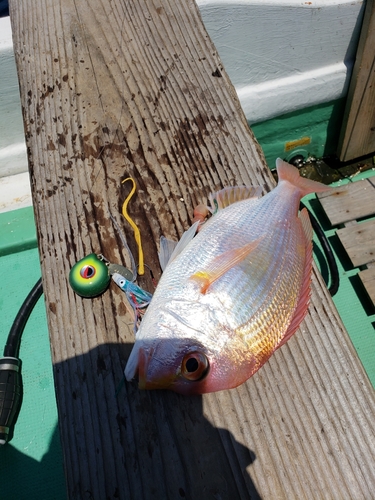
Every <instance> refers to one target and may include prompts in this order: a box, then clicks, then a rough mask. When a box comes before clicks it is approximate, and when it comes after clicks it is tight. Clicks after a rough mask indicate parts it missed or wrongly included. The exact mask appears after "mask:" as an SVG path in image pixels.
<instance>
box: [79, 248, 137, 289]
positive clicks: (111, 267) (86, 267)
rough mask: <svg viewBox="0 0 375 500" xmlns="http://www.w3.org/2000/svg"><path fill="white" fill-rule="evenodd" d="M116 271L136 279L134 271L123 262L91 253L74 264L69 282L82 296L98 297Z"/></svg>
mask: <svg viewBox="0 0 375 500" xmlns="http://www.w3.org/2000/svg"><path fill="white" fill-rule="evenodd" d="M114 273H121V274H122V275H123V276H124V277H125V278H126V279H128V280H133V279H134V278H133V273H132V272H131V271H129V269H127V268H126V267H124V266H122V265H121V264H112V263H111V262H109V261H108V260H107V259H106V258H105V257H104V256H103V255H101V254H99V255H96V254H95V253H90V254H89V255H86V257H84V258H83V259H81V260H79V261H78V262H77V263H76V264H74V266H73V267H72V269H71V270H70V273H69V284H70V286H71V287H72V289H73V290H74V291H75V292H76V293H77V294H78V295H80V296H81V297H85V298H91V297H96V296H97V295H100V294H101V293H103V292H104V291H105V290H106V289H107V287H108V285H109V282H110V281H111V275H113V274H114Z"/></svg>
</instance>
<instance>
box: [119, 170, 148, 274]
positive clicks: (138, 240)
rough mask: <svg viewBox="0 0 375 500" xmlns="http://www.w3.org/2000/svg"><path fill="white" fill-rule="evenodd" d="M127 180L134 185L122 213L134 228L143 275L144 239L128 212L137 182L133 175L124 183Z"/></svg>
mask: <svg viewBox="0 0 375 500" xmlns="http://www.w3.org/2000/svg"><path fill="white" fill-rule="evenodd" d="M127 181H132V183H133V187H132V189H131V191H130V193H129V195H128V197H127V198H126V199H125V201H124V203H123V205H122V215H123V216H124V217H125V219H126V220H127V221H128V222H129V224H130V225H131V227H132V228H133V231H134V239H135V241H136V243H137V245H138V258H139V265H138V274H140V275H141V276H142V275H143V274H144V273H145V267H144V260H143V248H142V239H141V233H140V231H139V229H138V226H137V224H136V223H135V222H134V221H133V219H132V218H131V217H130V215H129V214H128V210H127V209H128V203H129V201H130V199H131V197H132V196H133V195H134V193H135V190H136V184H135V181H134V179H133V178H132V177H128V178H127V179H124V180H123V181H122V184H124V182H127Z"/></svg>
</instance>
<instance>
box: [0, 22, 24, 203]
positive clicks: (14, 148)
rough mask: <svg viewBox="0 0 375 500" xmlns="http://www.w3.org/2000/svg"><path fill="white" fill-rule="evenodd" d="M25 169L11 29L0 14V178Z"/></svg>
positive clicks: (22, 132)
mask: <svg viewBox="0 0 375 500" xmlns="http://www.w3.org/2000/svg"><path fill="white" fill-rule="evenodd" d="M25 171H27V157H26V146H25V139H24V131H23V123H22V112H21V102H20V96H19V88H18V78H17V70H16V64H15V60H14V53H13V43H12V31H11V27H10V21H9V17H2V18H0V177H5V176H8V175H12V174H18V173H20V172H25ZM0 203H1V198H0Z"/></svg>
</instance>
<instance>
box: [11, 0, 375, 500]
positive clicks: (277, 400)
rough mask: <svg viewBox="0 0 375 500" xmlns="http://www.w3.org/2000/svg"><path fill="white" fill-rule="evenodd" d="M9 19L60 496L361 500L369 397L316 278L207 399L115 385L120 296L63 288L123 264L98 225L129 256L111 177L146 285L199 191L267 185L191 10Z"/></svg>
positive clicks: (51, 6)
mask: <svg viewBox="0 0 375 500" xmlns="http://www.w3.org/2000/svg"><path fill="white" fill-rule="evenodd" d="M11 22H12V27H13V36H14V48H15V54H16V60H17V65H18V74H19V82H20V90H21V99H22V104H23V115H24V124H25V134H26V141H27V148H28V158H29V165H30V176H31V181H32V191H33V201H34V207H35V214H36V220H37V227H38V236H39V250H40V257H41V264H42V273H43V285H44V290H45V301H46V305H47V314H48V324H49V331H50V339H51V349H52V353H53V364H54V377H55V385H56V397H57V401H58V411H59V428H60V435H61V440H62V445H63V451H64V458H65V472H66V478H67V489H68V494H69V497H70V498H71V499H79V500H81V499H82V498H86V497H91V498H98V499H104V498H137V499H141V498H144V499H149V498H156V499H159V498H173V499H175V498H188V499H194V498H223V499H224V498H241V499H242V498H243V499H245V498H253V499H254V498H263V499H267V498H269V499H274V498H278V499H283V498H287V499H293V498H296V499H300V498H327V497H329V498H371V497H372V496H373V492H374V490H375V471H374V467H373V463H374V458H375V451H374V450H375V437H374V419H373V414H374V410H375V399H374V390H373V388H372V387H371V385H370V383H369V380H368V378H367V376H366V374H365V373H364V371H363V368H362V366H361V364H360V362H359V360H358V358H357V356H356V353H355V351H354V349H353V346H352V344H351V342H350V340H349V338H348V336H347V333H346V332H345V329H344V327H343V325H342V323H341V320H340V318H339V316H338V314H337V311H336V309H335V307H334V305H333V303H332V301H331V298H330V296H329V294H328V292H327V290H326V287H325V285H324V283H323V282H322V280H321V277H320V276H319V275H318V273H317V272H316V271H314V279H313V284H312V298H311V306H310V310H309V314H308V316H307V317H306V319H305V321H304V322H303V323H302V325H301V328H300V330H299V332H298V333H297V334H296V335H295V336H294V338H293V339H291V341H289V342H288V343H287V344H286V345H285V346H283V347H282V348H281V349H280V350H278V351H277V353H276V354H275V355H274V356H273V358H272V359H271V360H270V361H269V362H268V363H267V364H266V365H265V366H264V367H263V368H262V370H260V371H259V372H258V373H257V374H256V375H255V376H254V377H253V378H252V379H250V380H249V381H248V382H247V383H246V384H243V385H242V386H241V387H239V388H238V389H235V390H232V391H223V392H220V393H217V394H209V395H205V396H203V397H183V396H180V395H177V394H173V393H169V392H164V391H160V392H158V391H155V392H142V391H139V390H138V389H137V388H136V387H134V386H133V385H132V384H128V383H123V369H124V366H125V362H126V359H127V357H128V355H129V351H130V349H131V346H132V343H133V341H134V338H133V332H132V324H131V323H132V321H131V318H130V316H129V314H128V313H127V311H126V308H124V297H123V294H122V292H121V291H120V290H119V289H118V288H116V287H115V286H110V288H109V290H108V291H107V292H106V293H104V294H103V295H102V296H100V297H97V298H94V299H90V300H88V299H82V298H80V297H78V296H77V295H75V294H74V293H73V291H72V290H71V288H70V287H69V285H68V279H67V278H68V274H69V270H70V268H71V266H72V265H73V264H74V263H75V262H76V261H77V260H79V259H81V258H82V257H83V256H84V255H87V254H88V253H91V252H96V253H103V254H104V255H105V256H106V257H107V258H108V259H109V260H112V261H114V262H118V263H120V262H121V263H124V264H125V265H129V258H128V256H127V253H126V251H125V250H124V248H123V246H122V243H121V241H120V237H119V234H118V232H117V231H116V229H115V228H114V226H113V224H112V222H111V219H110V217H109V215H110V214H112V215H113V216H114V217H115V218H116V220H117V221H118V222H119V224H120V226H121V229H122V231H124V233H125V234H126V237H127V240H128V242H129V244H130V246H131V248H132V250H135V246H134V242H133V240H132V231H131V229H130V228H129V227H128V226H127V225H126V223H125V221H124V220H123V219H122V218H121V215H120V207H121V203H122V201H123V199H124V196H125V195H126V189H127V188H126V186H121V180H123V179H124V178H125V176H129V175H131V176H133V177H134V178H135V179H136V182H137V186H138V190H137V196H136V197H135V199H134V200H132V202H131V206H129V210H131V215H132V217H134V219H135V221H136V223H137V224H138V225H139V227H140V229H141V232H142V235H143V238H144V247H145V255H146V263H147V264H148V265H150V267H151V268H152V270H153V271H154V273H155V275H158V273H160V269H159V267H158V264H157V254H156V252H157V247H158V242H159V238H160V236H161V235H162V234H164V235H166V236H169V237H174V238H177V237H178V236H180V235H181V234H182V232H183V231H184V230H185V229H186V228H187V227H188V226H189V224H190V221H191V218H192V209H193V207H194V205H195V204H196V203H199V202H201V201H204V200H205V199H206V197H207V195H208V193H209V192H210V191H211V190H214V189H217V188H218V187H221V186H223V185H233V184H260V185H262V186H263V187H264V191H269V190H270V189H271V187H272V186H273V185H274V184H273V179H272V176H271V175H270V173H269V170H268V169H267V167H266V165H265V161H264V157H263V155H262V153H261V151H260V148H259V145H258V144H257V142H256V141H255V139H254V137H253V135H252V133H251V131H250V130H249V129H248V127H247V123H246V120H245V117H244V115H243V113H242V110H241V108H240V104H239V101H238V99H237V96H236V94H235V91H234V89H233V86H232V85H231V82H230V81H229V79H228V76H227V74H226V72H225V69H224V68H223V66H222V64H221V61H220V58H219V57H218V55H217V52H216V49H215V47H214V46H213V44H212V43H211V41H210V39H209V37H208V35H207V32H206V31H205V29H204V26H203V24H202V21H201V19H200V15H199V11H198V9H197V6H196V4H195V3H194V2H193V1H192V0H184V1H180V0H158V1H157V2H156V1H154V0H139V1H137V2H122V1H120V0H112V1H111V2H102V1H100V0H90V2H89V1H86V0H78V1H77V0H76V1H74V2H73V1H72V0H65V1H64V2H63V3H62V2H61V0H60V1H58V0H53V1H52V0H36V1H34V2H32V3H30V2H27V1H26V0H19V1H17V2H11ZM141 283H142V284H144V286H145V287H149V286H151V284H150V283H149V281H148V278H147V277H145V281H142V282H141Z"/></svg>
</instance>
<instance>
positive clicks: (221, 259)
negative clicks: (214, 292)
mask: <svg viewBox="0 0 375 500" xmlns="http://www.w3.org/2000/svg"><path fill="white" fill-rule="evenodd" d="M262 239H263V237H262V238H259V239H257V240H254V241H251V242H250V243H247V244H246V245H244V246H243V247H240V248H234V249H232V250H228V251H227V252H224V253H223V254H221V255H219V256H217V257H215V258H214V259H213V261H212V262H211V263H210V265H209V266H208V267H207V268H206V269H204V270H202V271H197V272H196V273H195V274H193V275H192V276H191V277H190V279H191V280H193V281H196V282H198V283H200V285H201V293H206V292H207V289H208V288H209V286H210V285H212V283H213V282H214V281H216V280H217V279H219V278H220V277H221V276H223V275H224V274H225V273H226V272H227V271H229V269H232V267H234V266H235V265H237V264H239V263H240V262H241V261H243V260H244V259H245V258H246V257H247V256H248V255H249V254H250V253H251V252H252V251H253V250H255V249H256V247H257V246H258V245H259V243H260V242H261V240H262Z"/></svg>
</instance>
